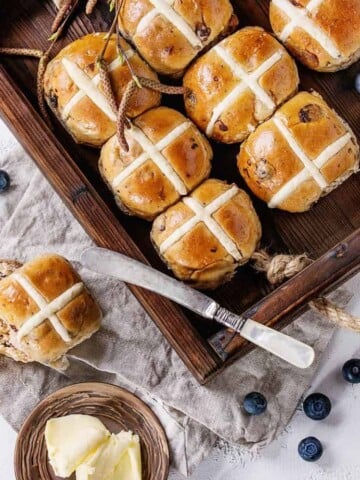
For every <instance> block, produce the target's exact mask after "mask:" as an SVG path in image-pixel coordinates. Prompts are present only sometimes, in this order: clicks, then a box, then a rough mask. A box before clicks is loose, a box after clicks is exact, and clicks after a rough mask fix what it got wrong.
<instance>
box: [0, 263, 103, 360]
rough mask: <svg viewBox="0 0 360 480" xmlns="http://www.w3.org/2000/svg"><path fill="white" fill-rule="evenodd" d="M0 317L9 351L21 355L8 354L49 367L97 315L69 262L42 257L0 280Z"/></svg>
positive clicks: (94, 325) (94, 326)
mask: <svg viewBox="0 0 360 480" xmlns="http://www.w3.org/2000/svg"><path fill="white" fill-rule="evenodd" d="M0 319H1V322H2V327H3V328H2V331H3V334H5V335H6V336H7V343H8V345H9V347H12V349H10V350H9V351H15V354H16V352H21V354H22V355H18V354H16V355H11V356H13V357H15V359H18V358H21V359H22V360H23V361H38V362H41V363H52V362H54V361H56V360H58V359H60V358H61V357H62V356H63V355H64V354H65V353H66V352H67V351H68V350H69V349H70V348H72V347H74V346H75V345H77V344H79V343H80V342H82V341H83V340H85V339H87V338H89V337H90V335H91V334H92V333H94V332H95V331H96V330H98V328H99V327H100V322H101V311H100V309H99V307H98V305H97V303H96V302H95V300H94V299H93V298H92V296H91V295H90V293H89V291H88V290H87V288H86V287H85V285H84V283H83V282H82V280H81V279H80V277H79V276H78V274H77V273H76V272H75V271H74V269H73V268H72V266H71V265H70V263H69V262H68V261H67V260H65V259H64V258H63V257H60V256H58V255H54V254H48V255H42V256H40V257H37V258H35V259H34V260H31V261H30V262H27V263H25V264H24V266H22V267H21V268H19V269H17V270H15V272H14V273H12V274H11V275H10V276H8V277H6V278H5V279H3V280H1V281H0ZM0 347H1V342H0ZM0 352H1V348H0ZM3 353H5V354H7V351H6V349H5V351H4V352H3Z"/></svg>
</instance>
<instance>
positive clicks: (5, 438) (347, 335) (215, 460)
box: [0, 121, 360, 480]
mask: <svg viewBox="0 0 360 480" xmlns="http://www.w3.org/2000/svg"><path fill="white" fill-rule="evenodd" d="M14 144H15V139H14V138H13V137H12V135H11V134H10V133H9V131H8V130H7V128H6V127H5V126H4V125H3V124H2V123H1V121H0V155H1V154H3V153H4V152H5V151H6V150H9V149H10V148H12V146H13V145H14ZM348 288H349V289H350V290H351V291H352V292H353V293H354V296H353V299H352V301H351V302H350V304H349V306H348V309H349V311H351V312H352V313H354V314H356V315H358V316H360V275H359V276H357V277H355V278H354V279H352V280H351V281H350V282H349V283H348ZM352 357H360V335H359V334H354V333H351V332H348V331H344V330H342V331H338V332H337V333H336V335H335V337H334V340H333V342H332V344H331V346H330V348H329V349H328V351H327V352H326V353H325V355H324V358H323V361H322V365H321V368H320V369H319V371H318V374H317V375H316V377H315V379H314V381H313V384H312V387H311V389H310V391H321V392H323V393H325V394H327V395H328V396H329V397H330V399H331V401H332V404H333V410H332V412H331V414H330V416H329V417H328V418H327V419H326V420H324V421H322V422H314V421H312V420H310V419H308V418H307V417H305V415H304V414H303V413H302V412H300V411H299V412H297V413H296V415H295V416H294V418H293V420H292V421H291V423H290V425H289V426H288V428H287V429H286V430H287V431H286V432H284V433H283V434H282V435H281V436H280V438H278V439H277V440H276V441H274V442H273V443H272V444H271V445H270V446H269V447H268V448H267V449H265V450H264V451H262V452H261V454H260V455H258V456H256V457H255V456H253V455H251V454H245V455H244V454H240V453H239V452H238V450H237V449H236V448H230V447H228V446H227V447H222V448H216V449H214V451H213V453H212V454H211V455H210V457H209V458H208V459H207V460H205V461H204V462H203V463H202V464H201V465H200V466H199V468H198V469H197V470H196V471H195V473H194V474H193V476H192V479H193V480H223V479H226V480H239V479H244V480H245V479H246V480H263V479H264V478H265V476H266V479H267V480H279V479H282V478H286V480H359V479H360V455H359V447H360V435H359V425H360V385H358V386H352V385H350V384H347V383H346V382H344V381H343V380H342V377H341V366H342V365H343V363H344V362H345V361H346V360H348V359H349V358H352ZM0 388H1V386H0ZM309 435H314V436H316V437H318V438H319V439H320V440H321V441H322V442H323V444H324V449H325V451H324V455H323V457H322V458H321V459H320V460H319V462H317V463H315V464H309V463H306V462H304V461H303V460H301V459H300V458H299V457H298V455H297V444H298V442H299V441H300V440H301V439H302V438H304V437H306V436H309ZM15 441H16V435H15V432H14V431H13V430H12V429H11V427H10V426H9V425H8V424H7V423H6V422H5V420H4V419H2V418H1V417H0V480H15V476H14V473H13V452H14V446H15ZM170 478H171V480H182V479H183V477H180V475H178V474H176V473H175V472H171V474H170ZM29 480H30V479H29Z"/></svg>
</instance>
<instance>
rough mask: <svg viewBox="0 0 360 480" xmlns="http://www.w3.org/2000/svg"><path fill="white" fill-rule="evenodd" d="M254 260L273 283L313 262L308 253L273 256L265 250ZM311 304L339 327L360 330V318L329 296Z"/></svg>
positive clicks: (275, 283) (258, 253)
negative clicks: (338, 304)
mask: <svg viewBox="0 0 360 480" xmlns="http://www.w3.org/2000/svg"><path fill="white" fill-rule="evenodd" d="M252 260H253V261H254V265H253V266H254V268H255V270H257V271H259V272H264V273H266V277H267V279H268V281H269V283H271V285H277V284H279V283H281V282H283V281H284V280H286V279H287V278H291V277H293V276H294V275H296V274H297V273H299V272H301V271H302V270H303V269H304V268H305V267H307V266H308V265H310V264H311V263H312V262H313V260H311V259H310V258H309V257H308V256H307V255H306V254H301V255H274V256H271V255H269V253H268V252H266V251H265V250H260V251H258V252H255V253H254V254H253V256H252ZM309 306H310V308H312V309H313V310H314V311H316V312H317V313H320V314H322V315H324V316H325V317H326V318H327V319H328V320H330V321H331V322H333V323H335V324H336V325H338V326H339V327H344V328H349V329H350V330H354V331H355V332H360V318H356V317H354V316H353V315H351V314H350V313H347V312H345V310H343V309H342V308H341V307H338V306H337V305H335V304H334V303H333V302H331V301H330V300H328V299H327V298H324V297H319V298H316V299H315V300H312V301H311V302H309Z"/></svg>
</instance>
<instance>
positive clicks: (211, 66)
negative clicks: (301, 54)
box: [183, 27, 299, 143]
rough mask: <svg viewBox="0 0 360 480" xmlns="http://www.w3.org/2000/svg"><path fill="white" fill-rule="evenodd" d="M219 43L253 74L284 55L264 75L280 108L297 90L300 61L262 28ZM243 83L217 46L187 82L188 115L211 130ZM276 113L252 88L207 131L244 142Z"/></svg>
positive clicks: (188, 75)
mask: <svg viewBox="0 0 360 480" xmlns="http://www.w3.org/2000/svg"><path fill="white" fill-rule="evenodd" d="M219 45H220V46H222V47H223V48H225V50H226V51H227V52H229V53H230V54H231V56H232V58H233V59H234V60H235V61H237V62H238V63H239V64H241V66H242V67H243V69H244V70H245V71H246V72H248V73H250V72H252V71H254V70H256V69H257V68H258V67H259V66H260V65H261V64H262V63H263V62H264V61H265V60H267V59H268V58H270V57H271V56H272V55H273V54H275V52H280V53H281V54H282V58H281V60H279V61H278V62H277V63H275V64H274V66H273V67H272V68H270V69H269V70H268V71H267V72H266V73H265V74H264V75H262V76H261V78H260V80H259V84H260V86H261V87H262V88H263V89H264V90H265V91H266V92H267V94H268V95H269V96H270V97H271V99H272V100H273V102H274V103H275V105H280V104H281V103H283V102H284V101H285V100H286V99H288V98H289V97H291V96H292V95H293V94H294V93H295V92H296V90H297V87H298V83H299V77H298V72H297V68H296V65H295V62H294V61H293V60H292V58H291V57H290V55H289V54H288V53H287V52H286V50H285V49H284V47H282V45H281V44H280V43H279V42H278V41H277V40H275V38H274V37H272V36H271V35H270V34H269V33H267V32H265V31H264V30H263V29H262V28H260V27H246V28H243V29H242V30H239V31H237V32H236V33H234V34H233V35H231V36H230V37H228V38H226V39H225V40H223V41H222V42H221V43H220V44H219ZM239 83H240V80H239V79H238V78H237V77H236V76H235V75H234V74H233V72H232V71H231V69H230V67H229V66H228V65H227V64H226V63H225V62H224V61H223V60H222V59H221V58H220V57H219V55H218V54H217V53H216V52H215V50H214V48H212V49H211V50H209V51H208V52H207V53H205V55H203V56H202V57H200V58H199V59H198V60H196V61H195V62H194V63H193V65H192V66H191V67H190V68H189V69H188V71H187V72H186V74H185V76H184V81H183V84H184V86H185V87H187V89H188V91H187V93H186V94H185V108H186V112H187V114H188V116H189V117H190V118H191V119H192V120H193V121H194V122H195V123H196V125H197V126H198V127H199V128H201V129H202V130H203V131H204V132H206V129H207V126H208V124H209V122H210V120H211V117H212V113H213V110H214V108H215V107H216V106H217V105H218V104H219V103H220V102H221V101H222V100H223V99H224V98H225V97H226V96H227V95H228V94H229V93H230V92H231V91H232V90H233V89H234V88H235V87H237V85H239ZM274 110H275V108H273V109H269V108H268V107H267V106H266V105H264V104H263V103H262V102H260V101H259V100H257V99H256V97H255V95H254V93H253V92H252V90H250V89H249V88H247V89H245V90H244V92H243V93H242V94H241V95H240V96H239V97H238V99H237V100H235V101H234V102H233V103H232V104H231V107H230V108H227V109H226V110H225V111H224V112H223V113H222V114H221V115H220V117H219V118H218V119H217V121H216V123H215V126H214V129H213V131H212V133H209V132H207V133H208V135H210V136H211V137H212V138H214V139H215V140H217V141H219V142H224V143H237V142H241V141H242V140H244V139H245V138H246V137H247V136H248V135H249V134H250V133H251V132H252V131H253V130H254V129H255V127H256V126H257V125H258V124H259V123H260V122H262V121H264V120H266V119H267V118H269V117H270V116H271V114H272V113H273V112H274Z"/></svg>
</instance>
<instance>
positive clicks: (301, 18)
mask: <svg viewBox="0 0 360 480" xmlns="http://www.w3.org/2000/svg"><path fill="white" fill-rule="evenodd" d="M272 1H273V4H274V5H275V6H276V7H278V8H279V9H280V10H282V11H283V12H284V13H285V15H286V16H287V17H289V19H290V22H289V23H288V24H287V25H286V26H285V27H284V29H283V31H282V32H281V33H280V35H279V37H280V40H281V41H282V42H286V40H287V39H288V38H289V36H290V35H291V34H292V32H293V31H294V29H295V28H296V27H299V28H301V29H302V30H304V31H305V32H306V33H307V34H308V35H310V36H311V37H313V38H314V40H316V41H317V42H318V44H319V45H320V46H321V47H322V48H323V49H324V50H325V51H326V52H327V53H328V54H329V55H330V56H331V57H332V58H338V57H341V53H340V52H339V50H338V48H337V46H336V45H335V43H334V42H333V41H332V39H331V38H330V37H329V36H328V35H327V34H326V33H325V32H324V30H323V29H322V28H321V27H320V26H319V25H317V24H316V22H315V21H314V20H313V19H312V18H311V17H310V16H309V14H311V13H314V12H316V10H317V9H318V8H319V6H320V4H321V2H322V1H323V0H310V2H309V3H308V4H307V6H306V7H305V8H299V7H295V5H293V4H292V3H291V2H290V1H289V0H272Z"/></svg>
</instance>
